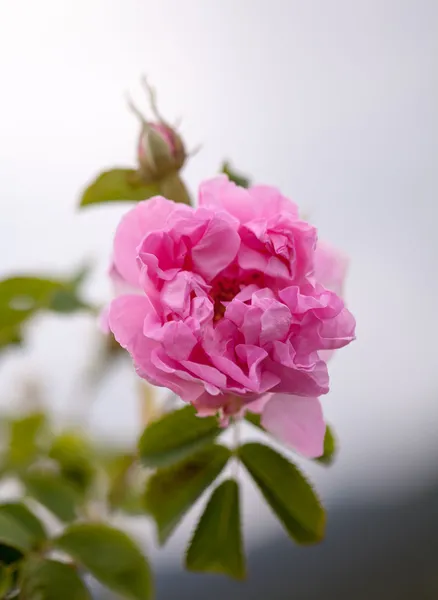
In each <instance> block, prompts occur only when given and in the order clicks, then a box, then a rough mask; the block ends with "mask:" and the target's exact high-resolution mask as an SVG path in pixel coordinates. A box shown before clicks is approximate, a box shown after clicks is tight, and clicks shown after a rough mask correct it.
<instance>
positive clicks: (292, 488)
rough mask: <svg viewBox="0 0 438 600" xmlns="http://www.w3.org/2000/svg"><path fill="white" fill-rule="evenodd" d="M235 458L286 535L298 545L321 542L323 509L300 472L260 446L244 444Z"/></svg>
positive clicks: (273, 452)
mask: <svg viewBox="0 0 438 600" xmlns="http://www.w3.org/2000/svg"><path fill="white" fill-rule="evenodd" d="M239 456H240V459H241V461H242V462H243V464H244V465H245V467H246V468H247V470H248V471H249V474H250V475H251V476H252V478H253V479H254V481H255V483H256V484H257V486H258V487H259V489H260V491H261V492H262V494H263V496H264V497H265V500H266V501H267V502H268V504H269V505H270V506H271V508H272V510H273V511H274V513H275V514H276V515H277V517H278V518H279V520H280V521H281V522H282V523H283V525H284V527H285V528H286V530H287V532H288V533H289V535H290V536H291V537H292V538H293V539H294V540H295V541H296V542H297V543H299V544H312V543H316V542H319V541H321V539H322V538H323V535H324V527H325V513H324V509H323V508H322V506H321V504H320V503H319V500H318V498H317V496H316V494H315V492H314V491H313V489H312V487H311V485H310V484H309V483H308V481H307V480H306V479H305V477H304V476H303V475H302V473H301V472H300V470H299V469H298V468H297V467H296V466H295V465H294V464H292V463H291V462H289V461H288V460H287V459H286V458H285V457H284V456H282V455H281V454H279V453H278V452H276V451H275V450H273V449H272V448H269V447H268V446H265V445H263V444H257V443H250V444H245V445H244V446H242V447H241V448H239Z"/></svg>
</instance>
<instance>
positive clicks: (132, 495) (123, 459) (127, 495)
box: [105, 453, 144, 514]
mask: <svg viewBox="0 0 438 600" xmlns="http://www.w3.org/2000/svg"><path fill="white" fill-rule="evenodd" d="M105 470H106V472H107V475H108V494H107V500H108V504H109V507H110V508H111V509H112V510H116V509H120V510H123V511H124V512H127V513H128V514H143V513H144V508H143V504H142V500H143V498H142V492H143V490H142V489H141V487H140V485H135V484H136V483H137V482H134V481H133V475H135V474H139V473H137V471H138V470H139V466H138V464H137V457H136V456H135V455H134V454H129V453H128V454H126V453H123V454H117V455H115V456H111V457H109V458H107V459H106V461H105Z"/></svg>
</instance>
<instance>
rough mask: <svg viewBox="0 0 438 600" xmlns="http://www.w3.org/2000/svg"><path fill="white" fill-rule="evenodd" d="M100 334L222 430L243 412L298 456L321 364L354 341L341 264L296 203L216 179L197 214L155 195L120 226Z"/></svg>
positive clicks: (318, 442) (323, 386) (316, 439)
mask: <svg viewBox="0 0 438 600" xmlns="http://www.w3.org/2000/svg"><path fill="white" fill-rule="evenodd" d="M113 261H114V264H113V268H112V275H113V278H114V279H115V280H116V282H117V284H118V285H117V287H118V289H119V292H122V291H124V292H125V293H120V295H118V296H117V297H116V298H115V299H114V300H113V301H112V302H111V304H110V306H109V309H108V312H107V319H108V326H109V328H110V330H111V331H112V333H113V334H114V336H115V338H116V340H117V341H118V342H119V343H120V344H121V345H122V346H123V347H124V348H126V349H127V350H128V352H129V353H130V354H131V356H132V358H133V361H134V364H135V367H136V370H137V373H138V374H139V375H140V377H142V378H144V379H146V380H148V381H149V382H150V383H152V384H154V385H157V386H164V387H167V388H169V389H171V390H172V391H173V392H175V394H177V395H178V396H180V397H181V398H182V399H183V400H184V401H185V402H189V403H191V404H192V405H193V406H194V407H196V409H197V411H198V414H199V415H200V416H204V415H212V414H218V415H219V416H220V418H221V421H222V422H223V423H225V424H226V423H227V422H228V419H229V418H230V416H240V415H242V414H244V412H245V411H246V410H249V411H253V412H261V414H262V417H261V419H262V424H263V426H264V427H265V428H266V429H267V430H269V431H270V432H272V433H273V434H274V435H275V436H276V437H277V438H279V439H280V440H282V441H283V442H285V443H287V444H289V445H291V446H293V447H294V448H295V449H296V450H297V451H298V452H300V453H301V454H303V455H304V456H308V457H316V456H320V455H321V454H322V453H323V442H324V435H325V423H324V419H323V414H322V410H321V405H320V402H319V399H318V397H319V396H320V395H322V394H326V393H327V392H328V390H329V376H328V372H327V364H326V361H327V359H328V357H329V355H330V353H331V352H332V351H333V350H335V349H337V348H341V347H342V346H345V345H346V344H348V343H349V342H351V341H352V340H353V339H354V330H355V321H354V318H353V316H352V315H351V313H350V312H349V311H348V309H347V308H346V307H345V305H344V302H343V300H342V299H341V296H340V294H341V291H342V289H341V288H342V282H343V279H344V277H345V269H346V261H345V259H344V258H343V257H341V256H340V255H338V253H337V252H336V251H334V250H333V249H331V248H330V247H328V246H326V245H322V244H318V243H317V232H316V229H315V228H314V227H313V226H312V225H310V224H309V223H307V222H305V221H303V220H301V219H300V218H299V216H298V210H297V207H296V205H295V204H294V203H292V202H291V201H290V200H288V199H286V198H285V197H283V196H282V195H281V194H280V192H279V191H278V190H277V189H275V188H271V187H267V186H254V187H251V188H250V189H244V188H241V187H238V186H236V185H235V184H234V183H232V182H230V181H229V180H228V179H227V178H226V177H225V176H220V177H217V178H215V179H212V180H209V181H206V182H204V183H203V184H201V186H200V189H199V206H198V208H191V207H188V206H184V205H181V204H176V203H174V202H171V201H169V200H166V199H165V198H162V197H155V198H152V199H150V200H148V201H145V202H141V203H139V204H137V205H136V206H135V208H133V209H132V210H131V211H130V212H128V213H127V214H126V215H125V216H124V217H123V219H122V221H121V223H120V224H119V226H118V228H117V231H116V234H115V240H114V255H113Z"/></svg>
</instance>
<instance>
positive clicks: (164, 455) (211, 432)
mask: <svg viewBox="0 0 438 600" xmlns="http://www.w3.org/2000/svg"><path fill="white" fill-rule="evenodd" d="M220 432H221V429H220V427H219V425H218V422H217V419H216V417H206V418H203V417H197V416H196V411H195V409H194V408H193V406H185V407H184V408H181V409H179V410H175V411H173V412H171V413H168V414H166V415H164V417H162V418H161V419H159V420H157V421H154V422H153V423H151V424H150V425H149V426H148V427H146V429H145V430H144V432H143V435H142V436H141V438H140V441H139V445H138V447H139V453H140V459H141V461H142V463H143V464H144V465H145V466H147V467H162V466H167V465H170V464H172V463H175V462H178V461H180V460H183V459H184V458H186V457H187V456H190V455H191V454H193V453H194V452H196V451H197V450H199V449H200V448H202V447H203V446H205V445H206V444H209V443H210V442H212V441H213V440H214V439H215V437H217V436H218V435H219V433H220Z"/></svg>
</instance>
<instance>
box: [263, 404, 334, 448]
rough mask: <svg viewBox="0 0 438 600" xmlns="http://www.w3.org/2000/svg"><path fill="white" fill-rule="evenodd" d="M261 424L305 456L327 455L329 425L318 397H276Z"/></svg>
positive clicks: (266, 409) (268, 406) (266, 407)
mask: <svg viewBox="0 0 438 600" xmlns="http://www.w3.org/2000/svg"><path fill="white" fill-rule="evenodd" d="M262 425H263V427H264V428H265V429H266V430H267V431H269V432H270V433H272V435H274V436H275V437H276V438H278V439H279V440H280V441H281V442H283V443H285V444H288V445H290V446H292V447H293V448H295V450H297V451H298V452H299V453H300V454H302V455H303V456H307V457H308V458H316V457H317V456H321V455H322V454H323V453H324V436H325V429H326V425H325V422H324V417H323V414H322V409H321V404H320V402H319V400H318V398H303V397H301V396H289V395H287V394H274V395H273V396H272V398H271V400H270V401H269V402H268V403H267V404H266V406H265V408H264V410H263V414H262Z"/></svg>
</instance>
